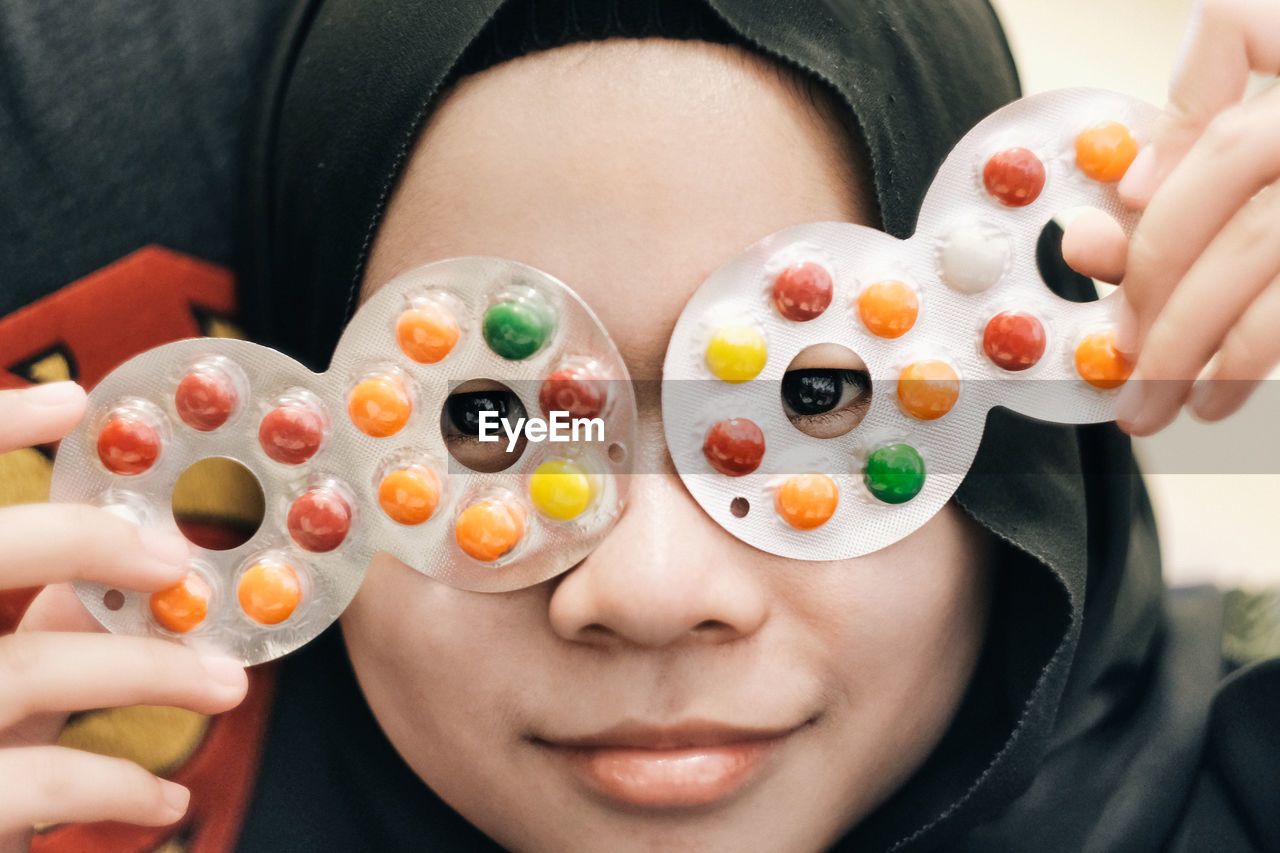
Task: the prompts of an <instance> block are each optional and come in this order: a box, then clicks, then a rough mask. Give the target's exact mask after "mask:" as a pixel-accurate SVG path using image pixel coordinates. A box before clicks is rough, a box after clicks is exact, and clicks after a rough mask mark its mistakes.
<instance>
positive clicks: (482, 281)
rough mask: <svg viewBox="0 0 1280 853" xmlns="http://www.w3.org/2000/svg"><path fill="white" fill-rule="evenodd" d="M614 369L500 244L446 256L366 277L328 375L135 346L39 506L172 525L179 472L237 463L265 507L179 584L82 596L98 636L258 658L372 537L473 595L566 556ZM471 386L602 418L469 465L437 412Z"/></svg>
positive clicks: (593, 476) (279, 642) (588, 318)
mask: <svg viewBox="0 0 1280 853" xmlns="http://www.w3.org/2000/svg"><path fill="white" fill-rule="evenodd" d="M626 379H627V373H626V368H625V366H624V364H623V362H622V359H621V357H620V356H619V354H618V351H617V349H616V348H615V347H614V345H613V342H612V341H611V340H610V338H609V336H608V333H607V332H606V331H605V330H604V328H603V326H601V324H600V323H599V321H598V320H597V319H596V317H595V315H594V314H593V313H592V312H591V310H590V309H589V308H588V307H587V306H586V304H585V303H583V302H582V301H581V299H579V298H578V297H577V296H576V295H575V294H574V293H573V292H572V291H571V290H569V289H568V288H567V287H566V286H565V285H563V284H562V283H560V282H559V281H557V280H556V279H554V278H552V277H551V276H549V275H547V274H546V273H542V272H539V271H537V270H534V269H532V268H530V267H527V266H525V265H523V264H518V263H515V262H512V261H505V260H500V259H496V258H457V259H451V260H446V261H440V262H438V263H434V264H430V265H428V266H425V267H422V268H420V269H417V270H414V271H412V272H409V273H407V274H405V275H403V276H400V277H399V278H397V279H396V280H395V281H393V282H391V283H389V284H387V285H386V286H384V287H383V288H381V289H380V290H379V291H378V292H377V293H376V294H375V295H374V296H373V297H372V298H371V299H370V300H369V301H368V302H367V303H366V304H365V305H364V306H362V307H361V308H360V310H359V311H358V312H357V313H356V315H355V317H354V318H353V319H352V321H351V323H350V324H349V325H348V327H347V329H346V330H345V331H344V333H343V336H342V338H341V340H340V341H339V343H338V345H337V348H336V350H335V353H334V357H333V359H332V361H331V363H330V366H329V369H328V370H327V371H326V372H325V373H323V374H319V375H317V374H314V373H312V372H310V371H309V370H307V369H306V368H305V367H303V366H302V365H301V364H299V363H298V362H296V361H294V360H292V359H290V358H288V357H287V356H285V355H283V354H281V353H279V352H276V351H274V350H271V349H268V348H266V347H262V346H258V345H255V344H252V343H248V342H245V341H237V340H228V339H197V340H187V341H179V342H176V343H173V344H169V345H166V346H163V347H159V348H156V349H153V350H150V351H148V352H145V353H143V354H141V355H139V356H137V357H136V358H134V359H132V360H130V361H128V362H126V363H125V364H123V365H121V366H120V367H118V368H117V369H116V370H115V371H113V372H112V373H111V374H110V375H108V376H107V377H106V378H104V379H103V380H102V382H101V383H99V385H98V386H97V387H96V388H95V389H94V391H93V393H92V394H91V395H90V398H89V413H88V415H87V416H86V418H85V420H84V421H83V422H82V423H81V424H80V426H79V427H78V428H77V429H76V430H75V431H74V432H73V433H72V434H71V435H69V436H68V437H67V438H66V439H64V441H63V442H62V445H61V448H60V450H59V453H58V456H57V461H56V464H55V468H54V475H53V485H52V498H53V500H56V501H67V502H78V503H88V504H94V505H97V506H101V507H104V508H108V509H110V510H111V511H113V512H115V513H117V514H119V515H122V516H124V517H126V518H129V519H130V520H133V521H135V522H137V523H140V524H143V525H150V526H158V527H175V526H176V525H177V522H176V521H175V518H174V508H173V506H172V504H171V501H172V497H173V495H174V490H175V486H176V485H177V484H178V482H179V480H180V478H181V477H182V476H183V474H184V472H187V471H188V470H190V469H192V467H193V466H195V465H198V464H200V463H202V462H203V461H206V460H210V459H219V460H231V461H233V462H234V463H238V464H239V465H242V466H243V467H244V468H245V469H247V471H248V472H249V473H250V474H251V475H252V477H253V478H254V479H255V480H256V482H257V485H258V486H260V487H261V490H262V493H263V496H264V498H265V502H264V512H263V517H262V522H261V525H260V526H259V527H258V529H257V531H256V532H255V533H253V534H252V536H250V537H249V538H248V539H247V541H245V542H243V543H242V544H239V545H236V546H235V547H231V548H229V549H227V550H216V549H212V548H205V547H193V549H192V552H193V556H192V559H191V561H190V564H189V569H190V574H189V576H188V578H187V579H186V580H185V581H184V582H183V583H182V584H179V585H178V586H177V587H174V588H173V589H170V590H165V591H162V592H160V593H156V594H154V595H144V594H139V593H133V592H125V591H121V590H115V589H111V588H108V587H104V586H102V585H100V584H94V583H89V582H80V583H77V592H78V593H79V595H80V597H81V599H82V600H83V601H84V602H85V604H86V606H87V607H88V608H89V610H90V611H91V612H92V613H93V614H94V615H95V616H96V617H97V618H98V619H99V620H100V621H101V622H102V623H103V624H104V625H106V626H107V627H108V628H109V629H111V630H112V631H116V632H121V633H130V634H143V635H157V636H164V637H169V638H173V639H180V640H182V641H183V642H187V643H189V644H191V645H193V646H196V647H201V648H207V649H213V650H217V651H220V652H222V653H226V654H230V655H233V656H235V657H237V658H239V659H240V660H242V661H244V662H246V663H250V664H252V663H258V662H261V661H265V660H269V659H271V658H274V657H278V656H279V655H282V654H285V653H286V652H289V651H291V650H293V649H295V648H297V647H299V646H301V645H302V644H304V643H306V642H307V641H309V640H310V639H312V638H313V637H315V636H316V635H317V634H319V633H320V632H321V631H322V630H324V628H325V627H327V626H328V625H329V624H331V623H332V622H333V620H334V619H336V618H337V617H338V615H339V614H341V612H342V611H343V609H345V608H346V606H347V604H348V603H349V602H350V600H351V598H352V597H353V596H354V595H355V593H356V590H357V589H358V588H359V585H360V583H361V581H362V580H363V578H364V575H365V571H366V569H367V567H368V564H369V561H370V558H371V557H372V556H373V554H375V553H376V552H378V551H388V552H390V553H391V554H393V555H394V556H396V557H398V558H399V559H401V560H402V561H404V562H405V563H407V564H408V565H410V566H412V567H414V568H415V569H417V570H418V571H420V572H422V573H424V574H426V575H428V576H430V577H433V578H436V579H438V580H440V581H443V582H445V583H448V584H451V585H453V586H457V587H461V588H465V589H469V590H478V591H487V592H498V591H505V590H511V589H518V588H521V587H525V586H529V585H532V584H535V583H538V582H540V581H542V580H545V579H547V578H550V577H552V576H554V575H556V574H558V573H560V572H562V571H564V570H565V569H567V568H568V567H570V566H571V565H573V564H574V563H576V562H577V561H579V560H580V559H582V558H583V557H584V556H585V555H586V554H587V553H588V552H590V551H591V549H592V548H593V547H595V545H596V544H597V543H598V542H599V540H600V539H601V538H602V537H603V536H604V535H605V533H606V532H607V531H608V530H609V529H610V527H611V526H612V524H613V522H614V521H615V520H616V518H617V516H618V515H619V514H620V513H621V511H622V507H623V505H624V502H625V498H626V487H627V481H628V478H627V477H626V476H624V475H626V474H628V473H629V472H630V470H631V458H632V450H633V444H634V434H635V418H636V411H635V400H634V396H633V395H632V393H631V386H630V384H629V383H628V382H626V381H625V380H626ZM473 383H479V384H478V385H474V387H478V388H482V389H483V388H491V386H492V385H494V384H496V385H498V386H499V387H501V388H503V389H505V390H506V391H509V392H510V394H511V395H514V398H515V399H517V400H518V401H519V405H520V407H522V408H523V410H524V411H523V413H521V414H522V415H525V416H528V418H529V419H532V418H533V417H535V416H536V417H541V418H543V419H544V420H546V419H553V416H552V414H551V411H548V408H550V407H554V408H555V409H556V410H560V411H563V412H567V413H568V415H569V416H570V417H569V420H570V421H575V420H579V419H581V420H582V422H583V424H584V426H586V425H587V422H589V421H592V420H596V421H598V422H599V423H598V424H597V425H596V428H595V429H594V430H593V429H584V430H583V431H581V432H579V431H577V430H573V431H570V430H569V429H567V428H566V429H564V430H563V431H562V433H563V435H562V436H560V437H561V438H563V439H564V440H556V441H550V440H544V441H528V442H527V443H524V444H523V445H522V449H521V450H520V452H518V453H509V454H503V453H502V452H500V451H501V444H505V442H506V438H505V436H502V435H501V433H499V441H500V442H501V444H500V445H498V446H496V447H495V448H494V451H495V452H494V453H490V454H489V457H490V458H495V459H497V460H498V465H497V466H488V467H485V466H480V467H479V468H476V469H473V468H470V467H467V465H465V464H462V463H460V462H459V461H458V459H457V455H456V451H455V452H454V453H452V454H451V451H450V447H449V446H447V442H448V441H449V440H450V436H449V429H448V425H449V414H448V412H447V411H446V407H447V406H448V405H449V402H448V401H449V400H450V399H452V398H454V397H455V395H456V392H459V391H460V390H461V391H462V392H466V390H467V388H469V387H473ZM560 407H563V409H561V408H560ZM553 420H554V419H553ZM454 438H457V439H458V440H462V441H470V442H473V443H474V441H475V440H476V439H475V436H473V435H459V436H454ZM481 468H482V469H483V470H481Z"/></svg>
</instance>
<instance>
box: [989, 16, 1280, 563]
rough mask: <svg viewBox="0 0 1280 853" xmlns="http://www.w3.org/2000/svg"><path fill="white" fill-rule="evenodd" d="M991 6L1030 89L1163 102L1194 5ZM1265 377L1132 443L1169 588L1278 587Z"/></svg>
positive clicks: (1275, 444)
mask: <svg viewBox="0 0 1280 853" xmlns="http://www.w3.org/2000/svg"><path fill="white" fill-rule="evenodd" d="M993 2H994V5H995V7H996V10H997V11H998V12H999V13H1000V17H1001V19H1002V20H1003V21H1004V25H1005V28H1006V29H1007V30H1008V31H1009V37H1010V40H1011V42H1012V44H1013V50H1014V55H1015V57H1016V58H1017V60H1018V66H1019V69H1020V71H1021V74H1022V84H1023V88H1024V89H1025V91H1026V92H1027V93H1028V94H1031V93H1034V92H1042V91H1045V90H1047V89H1058V88H1064V87H1069V86H1099V87H1102V88H1106V89H1114V90H1116V91H1120V92H1125V93H1127V94H1131V95H1134V96H1136V97H1139V98H1142V99H1144V100H1146V101H1150V102H1151V103H1153V104H1156V105H1158V106H1161V105H1163V104H1164V103H1165V100H1166V95H1167V90H1168V80H1169V72H1170V70H1171V69H1172V67H1173V65H1174V63H1175V61H1176V59H1177V56H1178V52H1179V48H1180V46H1181V43H1182V35H1183V32H1184V30H1185V27H1186V22H1187V19H1188V16H1189V14H1190V11H1191V6H1192V0H1072V2H1063V0H993ZM1261 85H1265V81H1260V80H1258V81H1255V86H1254V88H1255V89H1256V88H1259V87H1260V86H1261ZM1272 380H1273V381H1271V382H1269V383H1265V387H1264V388H1263V389H1262V391H1261V392H1259V394H1257V395H1255V398H1254V399H1253V400H1252V401H1251V402H1250V403H1249V404H1248V405H1247V406H1246V407H1245V408H1244V409H1243V410H1242V411H1241V412H1239V413H1237V414H1236V415H1234V416H1233V417H1232V418H1230V419H1228V420H1227V421H1224V422H1222V423H1219V424H1201V423H1198V422H1197V421H1195V420H1194V419H1192V418H1191V417H1189V416H1188V415H1186V414H1183V415H1181V416H1179V418H1178V420H1177V422H1175V423H1174V424H1173V426H1171V427H1169V428H1168V429H1166V430H1165V431H1164V432H1162V433H1160V434H1159V435H1156V436H1153V437H1151V438H1147V439H1139V440H1138V441H1137V442H1136V447H1137V452H1138V456H1139V459H1140V460H1141V461H1142V464H1143V467H1144V469H1145V470H1146V471H1147V484H1148V487H1149V488H1150V491H1151V495H1152V500H1153V502H1154V503H1155V507H1156V513H1157V517H1158V518H1159V521H1160V534H1161V545H1162V547H1163V550H1164V559H1165V567H1166V575H1167V577H1168V578H1169V581H1170V582H1171V583H1197V582H1203V581H1213V582H1216V583H1219V584H1221V585H1224V586H1245V587H1251V588H1261V587H1267V586H1280V381H1276V380H1280V372H1277V373H1276V374H1273V376H1272Z"/></svg>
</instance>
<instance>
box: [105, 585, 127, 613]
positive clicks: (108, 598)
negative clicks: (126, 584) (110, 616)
mask: <svg viewBox="0 0 1280 853" xmlns="http://www.w3.org/2000/svg"><path fill="white" fill-rule="evenodd" d="M102 606H103V607H105V608H107V609H108V610H119V609H120V608H121V607H124V593H123V592H121V591H120V590H118V589H109V590H107V591H106V592H105V593H103V595H102Z"/></svg>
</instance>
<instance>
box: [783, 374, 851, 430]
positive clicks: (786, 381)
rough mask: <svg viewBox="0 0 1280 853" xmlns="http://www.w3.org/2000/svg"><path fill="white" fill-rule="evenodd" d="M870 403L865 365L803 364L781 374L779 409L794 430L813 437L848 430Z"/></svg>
mask: <svg viewBox="0 0 1280 853" xmlns="http://www.w3.org/2000/svg"><path fill="white" fill-rule="evenodd" d="M870 405H871V376H870V375H869V374H868V373H867V371H866V369H865V368H848V367H803V368H793V369H791V370H788V371H787V372H786V373H785V374H783V376H782V409H783V411H784V412H785V413H786V416H787V420H789V421H791V423H792V425H793V426H795V427H796V429H798V430H800V431H801V432H803V433H805V434H806V435H811V436H813V437H814V438H835V437H836V436H839V435H844V434H845V433H847V432H849V431H850V430H851V429H853V428H854V427H855V426H857V425H858V424H859V423H861V421H862V419H863V418H864V417H865V416H866V413H867V409H868V407H869V406H870Z"/></svg>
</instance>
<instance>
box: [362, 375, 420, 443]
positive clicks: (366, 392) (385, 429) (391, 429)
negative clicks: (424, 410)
mask: <svg viewBox="0 0 1280 853" xmlns="http://www.w3.org/2000/svg"><path fill="white" fill-rule="evenodd" d="M412 413H413V403H412V402H410V400H409V392H408V391H406V390H405V388H404V383H402V382H401V381H400V380H399V379H397V378H396V377H394V376H375V377H374V378H372V379H366V380H365V381H363V382H361V383H360V384H359V385H357V386H356V387H354V388H352V389H351V393H350V394H349V395H347V414H348V415H350V416H351V422H352V423H353V424H355V425H356V429H358V430H360V431H361V432H362V433H364V434H365V435H371V436H373V437H374V438H385V437H387V436H389V435H395V434H396V433H398V432H399V431H400V430H401V429H403V428H404V425H405V424H407V423H408V422H409V415H411V414H412Z"/></svg>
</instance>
